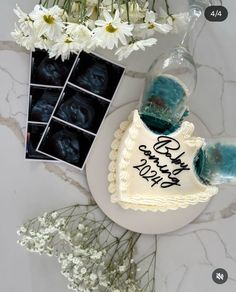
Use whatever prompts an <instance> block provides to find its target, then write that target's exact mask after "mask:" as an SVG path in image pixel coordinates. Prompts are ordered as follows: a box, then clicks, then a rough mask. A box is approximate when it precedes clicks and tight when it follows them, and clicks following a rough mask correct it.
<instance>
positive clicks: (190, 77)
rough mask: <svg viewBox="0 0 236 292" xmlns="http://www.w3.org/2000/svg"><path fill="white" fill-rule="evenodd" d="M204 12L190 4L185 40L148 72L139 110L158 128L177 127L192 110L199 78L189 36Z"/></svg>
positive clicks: (162, 131) (162, 130)
mask: <svg viewBox="0 0 236 292" xmlns="http://www.w3.org/2000/svg"><path fill="white" fill-rule="evenodd" d="M202 14H203V8H202V7H201V6H199V5H192V6H191V7H190V10H189V26H188V30H187V32H186V34H185V35H184V38H183V40H182V42H181V43H180V44H179V45H178V46H177V47H175V48H173V49H171V50H169V51H168V52H167V53H164V54H163V55H161V56H160V57H159V58H157V59H156V60H155V61H154V62H153V64H152V65H151V67H150V69H149V71H148V73H147V76H146V86H145V89H144V94H143V97H142V98H141V100H140V104H139V114H140V116H141V118H142V120H143V121H144V122H145V124H146V125H147V126H148V127H149V128H150V129H151V130H153V131H154V132H159V133H164V132H165V133H166V132H171V131H173V130H174V129H175V128H177V127H178V126H179V124H180V123H181V121H182V119H183V117H184V116H185V114H186V112H188V99H189V96H190V95H191V94H192V93H193V91H194V89H195V87H196V82H197V69H196V66H195V63H194V61H193V57H192V55H191V54H190V52H189V40H190V38H191V34H192V31H193V29H194V27H195V25H196V23H197V22H198V20H199V18H200V17H201V15H202Z"/></svg>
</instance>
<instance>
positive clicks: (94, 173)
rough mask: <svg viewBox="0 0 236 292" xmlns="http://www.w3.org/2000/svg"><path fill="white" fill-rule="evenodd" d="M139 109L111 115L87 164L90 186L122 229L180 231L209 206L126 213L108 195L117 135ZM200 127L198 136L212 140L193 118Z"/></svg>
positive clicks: (122, 109)
mask: <svg viewBox="0 0 236 292" xmlns="http://www.w3.org/2000/svg"><path fill="white" fill-rule="evenodd" d="M135 107H137V103H136V102H135V103H134V102H132V103H129V104H126V105H124V106H122V107H120V108H119V109H117V110H116V111H114V112H113V113H111V114H110V115H109V116H108V117H107V118H106V120H105V121H104V123H103V126H102V128H101V129H100V131H99V135H98V136H97V138H96V141H95V144H94V146H93V149H92V151H91V153H90V157H89V159H88V161H87V166H86V172H87V178H88V184H89V187H90V190H91V192H92V195H93V197H94V200H95V201H96V202H97V204H98V206H99V207H100V208H101V210H102V211H103V212H104V213H105V214H106V215H107V216H108V217H109V218H110V219H111V220H112V221H114V222H115V223H117V224H118V225H120V226H122V227H124V228H126V229H129V230H132V231H135V232H139V233H146V234H162V233H167V232H171V231H174V230H177V229H179V228H181V227H183V226H185V225H187V224H189V223H190V222H191V221H193V220H194V219H195V218H197V217H198V216H199V215H200V214H201V213H202V212H203V210H204V209H205V208H206V206H207V204H208V202H207V203H199V204H197V205H195V206H190V207H188V208H186V209H178V210H176V211H172V210H170V211H167V212H165V213H162V212H149V211H148V212H142V211H133V210H124V209H123V208H121V207H120V206H119V205H118V204H114V203H111V201H110V194H109V192H108V181H107V175H108V165H109V162H110V161H109V157H108V156H109V153H110V150H111V149H110V147H111V142H112V141H113V134H114V132H115V130H116V129H117V128H118V127H119V125H120V123H121V122H122V121H125V120H126V119H127V117H128V115H129V113H130V112H131V111H132V110H133V109H135ZM188 120H189V121H191V122H193V123H194V124H195V127H196V131H195V134H196V135H199V136H202V137H208V136H209V133H208V131H207V129H206V127H205V126H204V125H203V124H202V123H201V121H200V120H199V119H197V118H196V117H195V116H194V115H193V114H192V115H190V117H189V118H188Z"/></svg>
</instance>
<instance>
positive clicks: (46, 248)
mask: <svg viewBox="0 0 236 292" xmlns="http://www.w3.org/2000/svg"><path fill="white" fill-rule="evenodd" d="M57 216H58V214H57V213H56V212H53V213H51V214H47V213H45V214H44V215H43V216H42V217H38V218H37V219H36V221H37V222H38V228H34V229H31V228H30V227H31V226H30V225H29V226H25V225H23V226H21V227H20V229H19V230H18V231H17V234H18V235H19V236H21V239H19V240H18V243H19V244H20V245H21V246H25V247H26V249H27V250H28V251H30V252H36V253H39V254H47V255H48V256H52V255H53V251H54V246H53V241H52V239H53V237H54V235H55V234H56V233H57V232H60V233H61V234H64V232H65V219H64V218H57ZM33 223H35V222H34V221H33Z"/></svg>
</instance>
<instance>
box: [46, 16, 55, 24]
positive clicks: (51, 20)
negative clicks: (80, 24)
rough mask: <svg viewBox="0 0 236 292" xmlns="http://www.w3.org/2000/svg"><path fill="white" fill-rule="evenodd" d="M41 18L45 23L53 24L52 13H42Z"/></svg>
mask: <svg viewBox="0 0 236 292" xmlns="http://www.w3.org/2000/svg"><path fill="white" fill-rule="evenodd" d="M43 19H44V21H45V22H46V23H47V24H53V23H54V22H55V18H54V17H53V16H52V15H44V16H43Z"/></svg>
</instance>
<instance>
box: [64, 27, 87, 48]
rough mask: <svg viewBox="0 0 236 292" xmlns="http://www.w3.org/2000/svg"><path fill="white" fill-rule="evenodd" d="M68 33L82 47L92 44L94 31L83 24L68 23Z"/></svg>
mask: <svg viewBox="0 0 236 292" xmlns="http://www.w3.org/2000/svg"><path fill="white" fill-rule="evenodd" d="M66 33H67V34H68V35H70V36H72V37H73V39H75V40H77V42H78V44H79V45H80V49H81V50H82V49H85V48H86V47H89V46H90V43H91V41H92V32H91V30H90V29H88V28H87V27H86V26H85V25H83V24H77V23H68V25H67V27H66Z"/></svg>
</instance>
